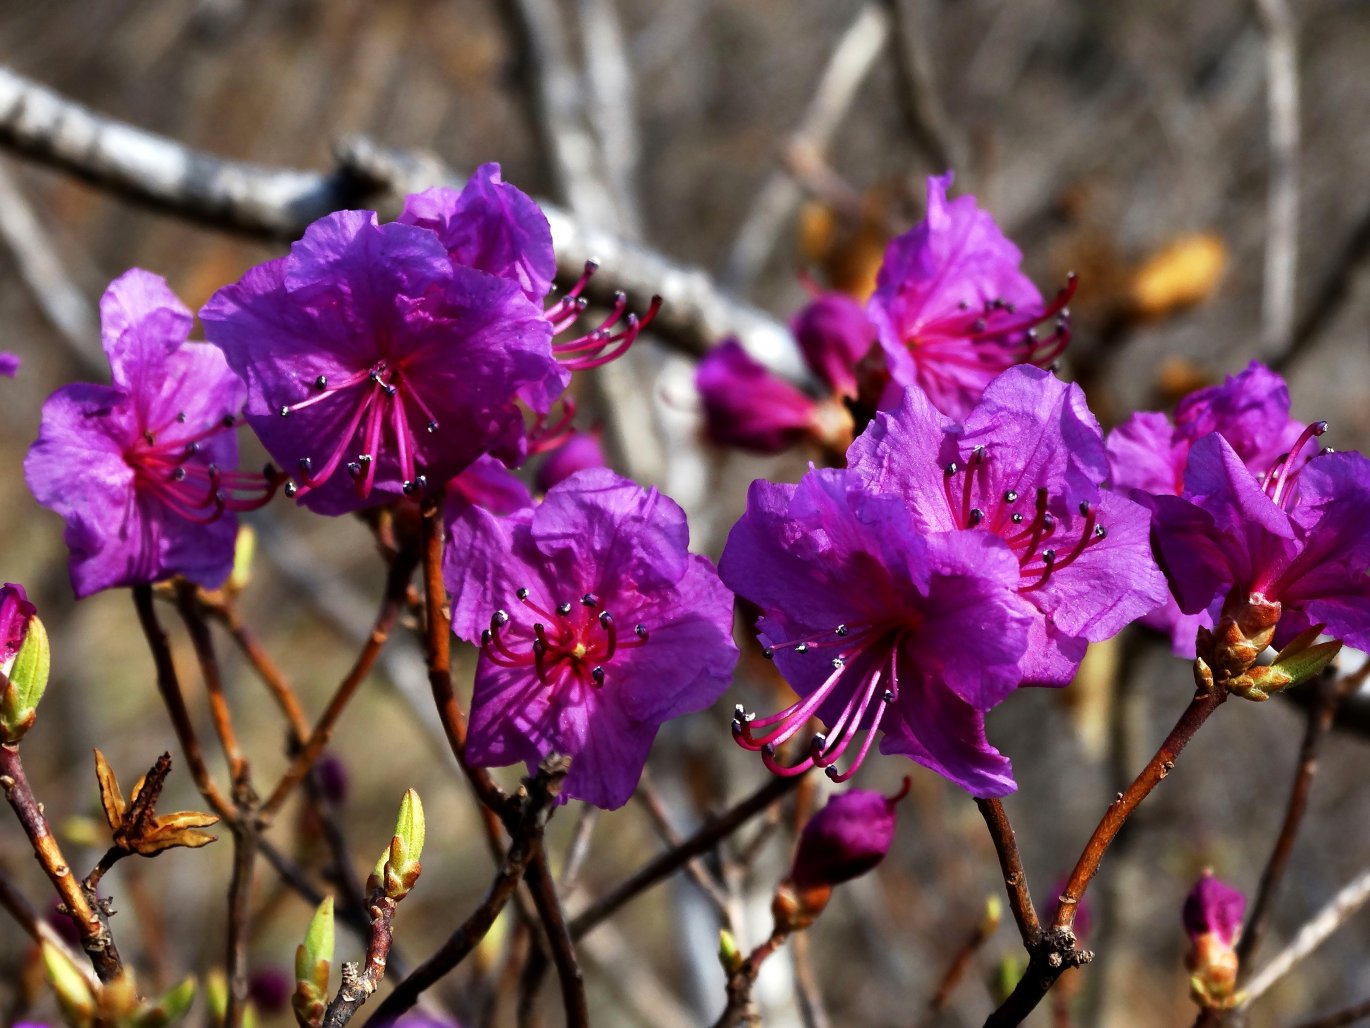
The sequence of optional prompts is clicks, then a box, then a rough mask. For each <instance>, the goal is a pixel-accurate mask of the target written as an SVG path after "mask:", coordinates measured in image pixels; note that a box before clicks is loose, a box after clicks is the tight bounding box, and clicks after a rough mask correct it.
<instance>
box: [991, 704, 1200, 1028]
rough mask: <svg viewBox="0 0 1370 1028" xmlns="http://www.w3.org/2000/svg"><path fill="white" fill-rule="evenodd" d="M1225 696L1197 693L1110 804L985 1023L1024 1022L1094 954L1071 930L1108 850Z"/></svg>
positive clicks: (994, 1026)
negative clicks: (1050, 917)
mask: <svg viewBox="0 0 1370 1028" xmlns="http://www.w3.org/2000/svg"><path fill="white" fill-rule="evenodd" d="M1226 699H1227V690H1226V689H1225V688H1223V687H1221V686H1218V687H1215V688H1212V689H1209V690H1206V691H1200V692H1198V693H1196V694H1195V696H1194V698H1193V699H1192V700H1190V702H1189V706H1188V707H1186V708H1185V710H1184V713H1183V714H1181V715H1180V719H1179V720H1178V721H1177V722H1176V723H1175V727H1174V728H1172V729H1171V730H1170V734H1169V735H1167V736H1166V737H1165V740H1164V741H1163V742H1162V743H1161V745H1160V748H1159V749H1157V751H1156V753H1155V755H1154V756H1153V757H1152V758H1151V760H1150V761H1149V762H1148V763H1147V765H1146V767H1144V768H1143V769H1142V771H1141V773H1140V774H1139V775H1137V777H1136V778H1135V779H1133V781H1132V784H1131V785H1129V786H1128V787H1127V789H1126V791H1124V792H1123V793H1122V794H1121V795H1120V796H1119V797H1118V798H1117V799H1116V800H1115V801H1114V802H1113V803H1112V804H1110V805H1109V808H1108V810H1107V811H1105V812H1104V816H1103V817H1102V818H1101V819H1100V821H1099V824H1098V825H1097V826H1096V827H1095V829H1094V832H1093V834H1092V835H1090V837H1089V841H1088V842H1086V843H1085V847H1084V850H1083V851H1082V852H1081V853H1080V859H1079V860H1078V861H1077V862H1076V864H1075V869H1074V870H1073V871H1071V873H1070V878H1069V880H1068V881H1067V882H1066V886H1065V888H1064V889H1063V890H1062V892H1061V897H1060V905H1059V906H1058V907H1057V908H1056V918H1055V922H1054V924H1053V925H1052V926H1051V928H1050V929H1048V930H1044V931H1042V932H1041V933H1040V934H1039V937H1038V939H1037V942H1036V944H1035V945H1033V946H1030V947H1029V949H1028V952H1029V957H1028V968H1027V971H1026V972H1024V974H1023V977H1022V978H1021V979H1019V981H1018V984H1017V985H1016V986H1015V987H1014V990H1013V992H1012V993H1011V994H1010V995H1009V997H1008V999H1006V1000H1005V1001H1004V1002H1003V1003H1002V1004H1000V1006H999V1008H998V1009H997V1010H995V1011H994V1013H992V1014H991V1015H990V1016H989V1018H988V1020H986V1021H985V1028H1010V1026H1013V1025H1018V1024H1021V1023H1022V1022H1023V1020H1024V1018H1026V1017H1027V1015H1028V1014H1030V1013H1031V1012H1032V1011H1033V1010H1034V1009H1035V1008H1036V1006H1037V1004H1038V1003H1040V1002H1041V1001H1042V998H1043V997H1044V996H1046V994H1047V993H1048V992H1049V991H1050V990H1051V987H1052V986H1053V985H1055V984H1056V981H1057V979H1059V978H1060V977H1061V975H1062V974H1063V973H1065V972H1066V971H1067V970H1069V969H1070V968H1071V967H1077V966H1079V965H1080V964H1084V963H1087V962H1088V961H1089V960H1090V959H1091V958H1092V957H1093V954H1091V953H1089V952H1087V951H1082V950H1079V949H1076V946H1075V933H1074V932H1073V931H1072V930H1071V929H1072V926H1073V925H1074V923H1075V914H1076V911H1077V910H1078V909H1079V904H1080V900H1081V899H1083V898H1084V894H1085V890H1086V889H1087V888H1088V887H1089V882H1090V879H1092V878H1093V877H1094V874H1095V872H1096V871H1098V870H1099V862H1100V861H1101V860H1103V857H1104V853H1105V852H1107V850H1108V848H1109V846H1110V845H1111V844H1112V843H1113V840H1114V839H1115V838H1116V837H1117V835H1118V832H1119V830H1121V829H1122V827H1123V825H1124V824H1126V823H1127V819H1128V818H1129V817H1130V816H1131V814H1132V812H1133V811H1134V810H1136V809H1137V807H1138V805H1139V804H1140V803H1141V802H1142V801H1143V800H1144V799H1146V797H1147V796H1149V795H1150V794H1151V791H1152V790H1153V789H1155V788H1156V786H1157V785H1159V784H1160V783H1161V780H1162V779H1164V778H1165V777H1166V776H1167V775H1168V774H1170V772H1171V770H1172V769H1173V768H1174V767H1175V761H1176V759H1177V758H1178V757H1179V755H1180V753H1181V751H1183V750H1184V748H1185V746H1186V744H1188V742H1189V740H1190V739H1192V738H1193V737H1194V733H1195V732H1197V731H1198V730H1199V728H1200V727H1202V725H1203V723H1204V722H1205V721H1207V720H1208V718H1209V715H1211V714H1212V713H1213V711H1215V710H1217V709H1218V707H1219V706H1220V705H1221V704H1222V703H1223V702H1224V701H1226Z"/></svg>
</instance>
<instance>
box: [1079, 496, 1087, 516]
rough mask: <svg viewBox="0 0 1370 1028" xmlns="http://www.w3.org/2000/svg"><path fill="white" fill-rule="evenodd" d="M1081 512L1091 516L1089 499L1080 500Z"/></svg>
mask: <svg viewBox="0 0 1370 1028" xmlns="http://www.w3.org/2000/svg"><path fill="white" fill-rule="evenodd" d="M1080 513H1081V514H1083V515H1084V516H1085V517H1089V501H1088V500H1081V501H1080Z"/></svg>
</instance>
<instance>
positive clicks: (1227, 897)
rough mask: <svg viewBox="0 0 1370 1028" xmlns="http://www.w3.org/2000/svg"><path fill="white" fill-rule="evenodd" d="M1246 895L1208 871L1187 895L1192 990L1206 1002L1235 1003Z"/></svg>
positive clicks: (1188, 964)
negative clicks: (1239, 940)
mask: <svg viewBox="0 0 1370 1028" xmlns="http://www.w3.org/2000/svg"><path fill="white" fill-rule="evenodd" d="M1245 912H1246V897H1245V896H1243V895H1242V894H1241V892H1240V891H1238V890H1237V889H1234V888H1233V887H1232V886H1230V885H1228V884H1227V883H1225V882H1222V881H1219V880H1218V879H1217V878H1215V877H1214V875H1213V872H1212V871H1208V870H1206V871H1204V873H1203V877H1201V878H1200V879H1199V880H1198V881H1197V882H1195V883H1194V888H1192V889H1190V890H1189V895H1188V896H1186V897H1185V901H1184V908H1183V910H1182V911H1181V920H1182V921H1183V922H1184V930H1185V934H1186V935H1188V936H1189V943H1190V950H1189V954H1188V956H1187V957H1186V958H1185V966H1186V967H1187V968H1188V969H1189V972H1190V979H1189V987H1190V993H1191V994H1192V995H1193V997H1194V999H1195V1001H1196V1002H1198V1003H1199V1004H1200V1005H1202V1006H1211V1007H1218V1008H1225V1007H1228V1006H1231V1004H1232V1000H1233V997H1234V994H1235V992H1236V987H1237V971H1238V960H1237V950H1236V947H1237V940H1238V939H1239V938H1240V937H1241V933H1242V917H1243V915H1244V914H1245Z"/></svg>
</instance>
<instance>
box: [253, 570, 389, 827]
mask: <svg viewBox="0 0 1370 1028" xmlns="http://www.w3.org/2000/svg"><path fill="white" fill-rule="evenodd" d="M414 565H415V556H414V555H413V554H408V553H403V552H401V553H399V554H397V555H396V556H395V559H394V561H393V562H392V563H391V565H390V569H389V571H388V572H387V573H386V579H385V595H384V596H383V597H382V599H381V607H380V610H379V612H377V614H376V622H375V624H374V625H373V626H372V629H371V635H370V637H369V638H368V639H367V640H366V644H365V645H364V646H363V647H362V651H361V653H359V654H358V655H357V659H356V661H355V663H353V665H352V669H351V670H350V671H348V673H347V676H346V677H345V678H344V679H343V680H342V682H340V683H339V685H338V688H337V691H336V692H334V694H333V698H332V699H331V700H329V702H328V707H327V708H326V709H325V710H324V712H323V715H322V716H321V717H320V718H319V721H318V723H317V724H316V725H315V726H314V730H313V731H312V732H311V733H310V735H309V739H308V741H306V742H305V744H304V746H302V747H301V748H300V752H299V753H297V754H296V755H295V759H294V760H292V761H291V762H290V766H289V767H288V768H286V771H285V773H284V774H283V775H282V776H281V780H280V781H279V782H278V783H277V785H276V788H275V789H274V790H272V792H271V795H270V796H269V797H268V798H267V800H266V802H265V803H263V804H262V805H261V807H260V808H258V810H257V824H258V827H259V828H265V827H266V826H267V825H268V824H269V823H270V821H271V819H272V817H274V816H275V815H276V814H277V813H278V812H279V811H280V809H281V806H282V804H284V803H285V801H286V798H287V797H289V795H290V793H291V791H292V790H293V789H294V788H295V786H296V785H298V784H299V782H300V779H302V778H303V777H304V776H305V775H306V774H307V773H308V771H309V769H310V768H311V767H313V766H314V762H315V761H316V760H318V759H319V755H320V754H322V753H323V751H324V747H326V746H327V745H328V740H329V738H330V737H331V736H332V734H333V728H334V726H335V725H336V724H337V723H338V718H340V717H341V716H342V712H343V711H344V710H345V709H346V708H347V704H348V702H349V701H350V700H351V699H352V697H353V696H354V695H355V694H356V692H357V688H358V687H359V686H360V685H361V684H362V682H363V681H364V680H365V679H366V676H367V675H368V674H369V673H370V671H371V666H372V665H373V664H374V663H375V662H376V658H377V657H378V656H379V655H380V652H381V649H382V647H384V646H385V643H386V640H387V639H388V638H389V637H390V629H391V628H393V627H394V624H395V619H396V618H398V617H399V615H400V612H401V611H402V610H403V609H404V606H405V601H406V597H407V595H408V592H409V579H410V577H412V575H413V573H414Z"/></svg>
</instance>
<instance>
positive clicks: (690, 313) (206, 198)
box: [0, 68, 802, 378]
mask: <svg viewBox="0 0 1370 1028" xmlns="http://www.w3.org/2000/svg"><path fill="white" fill-rule="evenodd" d="M0 146H3V147H5V148H7V149H9V150H11V151H12V152H14V153H15V154H17V155H19V156H21V157H25V158H27V159H30V160H35V161H40V162H42V163H44V164H48V165H50V166H52V167H55V168H58V169H59V170H61V171H64V172H66V173H68V174H71V175H75V176H77V177H79V178H81V179H83V180H84V181H86V182H89V183H91V184H92V185H94V186H97V187H99V188H102V189H105V190H108V191H110V192H112V193H115V194H117V195H119V196H122V197H125V198H127V199H130V200H133V201H136V202H138V203H142V204H144V205H146V206H149V207H152V208H154V209H157V210H161V211H165V212H167V213H170V214H175V215H177V216H178V217H182V218H187V219H189V220H192V221H197V222H200V223H201V224H205V225H209V226H211V227H215V228H225V229H230V230H233V231H236V232H242V233H246V234H248V235H253V236H258V237H266V238H270V239H280V240H290V239H297V238H299V236H300V235H301V234H302V233H303V232H304V229H305V227H306V226H307V225H309V223H310V222H312V221H314V220H316V219H317V218H320V217H322V216H323V215H325V214H328V213H330V212H331V211H335V210H340V209H343V208H355V207H359V206H363V205H365V204H366V203H371V202H374V201H375V200H376V199H377V198H378V197H382V196H384V195H385V194H386V193H396V194H401V195H402V194H404V193H412V192H418V191H420V190H423V189H427V188H429V187H430V186H437V185H447V186H451V187H454V188H456V187H460V186H461V185H462V182H461V180H460V178H459V177H457V176H455V175H454V174H453V173H452V172H451V171H450V170H448V169H446V168H444V167H443V166H442V164H441V163H440V162H439V161H437V160H436V159H434V158H432V157H429V156H426V155H422V154H415V153H405V152H400V151H390V150H386V149H384V148H382V147H379V146H377V145H375V144H374V143H371V142H369V141H367V140H364V139H351V140H346V141H344V142H342V143H340V144H339V145H338V146H337V147H336V157H337V162H338V166H337V168H336V169H335V170H334V171H331V172H329V173H327V174H320V173H318V172H309V171H298V170H294V169H288V168H274V167H267V166H264V165H259V164H251V163H247V162H244V161H234V160H229V159H226V158H222V157H218V156H216V155H214V154H210V153H206V152H204V151H202V150H193V149H191V148H189V147H185V146H182V145H180V144H179V143H176V142H174V141H173V140H170V139H168V138H166V137H165V136H159V135H156V134H154V133H151V132H145V131H143V130H141V129H138V128H135V127H133V126H132V125H128V124H126V123H123V122H120V121H116V120H114V119H111V118H106V117H103V116H101V115H99V114H96V113H94V112H93V111H90V110H89V109H87V108H85V107H83V106H81V105H79V104H76V103H73V102H72V101H71V100H68V99H67V98H66V97H63V96H61V95H59V94H58V93H55V92H53V91H52V90H50V89H48V88H46V87H44V86H41V85H39V84H38V83H36V82H33V81H31V80H29V79H26V78H24V77H22V76H20V75H17V74H15V73H14V72H12V71H10V70H8V69H5V68H0ZM539 204H540V206H541V207H542V210H543V213H544V214H546V215H547V220H548V222H549V223H550V224H551V227H552V238H553V240H554V241H555V243H556V250H557V266H558V269H559V271H560V273H561V275H562V276H563V277H565V278H567V279H575V278H578V277H579V275H580V272H581V269H582V268H583V267H584V265H585V262H586V261H587V260H588V259H590V258H592V257H594V258H598V259H599V260H600V261H601V262H602V265H603V267H604V269H605V270H604V271H602V272H600V273H599V274H598V275H596V276H595V278H594V279H593V280H592V283H591V286H590V288H589V289H588V290H587V291H586V292H587V298H588V299H590V300H591V301H592V302H596V303H602V302H608V303H612V298H613V294H614V292H615V291H616V290H620V289H621V290H623V291H625V292H627V293H629V294H630V295H636V296H642V297H647V296H651V295H653V294H654V293H655V294H660V295H661V296H662V298H663V299H664V300H665V306H664V307H663V308H662V311H661V313H660V314H659V315H657V317H656V319H655V320H654V321H653V322H652V333H653V335H655V336H658V337H660V338H662V339H664V340H666V341H668V342H670V343H671V344H672V345H674V346H675V347H676V348H678V349H680V350H682V351H684V352H687V353H692V354H699V353H702V352H704V351H705V350H706V349H707V348H708V347H709V346H710V345H712V344H713V343H714V342H715V341H717V340H719V339H722V338H724V337H725V336H728V335H736V336H738V337H739V338H740V339H741V340H742V341H743V343H744V344H745V345H746V347H747V349H748V351H749V352H750V353H751V354H752V356H754V357H755V358H756V359H757V360H759V361H761V362H762V363H764V364H766V365H768V366H770V367H771V368H772V369H773V370H776V371H777V372H779V373H781V374H786V375H789V376H792V377H796V378H797V377H800V376H801V375H802V369H801V366H800V362H799V359H798V354H797V352H796V350H795V347H794V342H793V337H792V336H791V335H790V332H789V330H788V329H787V328H786V327H785V326H784V325H783V324H781V323H780V322H779V321H778V320H777V319H775V318H773V317H771V316H770V315H769V314H766V313H765V312H763V311H761V310H760V309H758V308H756V307H753V306H751V305H749V304H746V303H743V302H741V301H739V300H737V299H735V298H733V297H730V296H728V295H726V294H725V293H723V292H721V291H720V290H719V289H718V287H717V286H716V285H715V283H714V281H713V280H712V279H711V278H710V277H709V275H708V274H706V273H705V272H704V271H702V270H700V269H698V268H692V267H687V266H683V265H679V264H676V263H674V262H672V261H670V260H667V259H666V258H665V257H663V256H662V255H661V254H659V253H657V252H655V251H653V250H649V249H647V248H645V247H642V246H638V245H635V244H632V243H629V242H627V241H625V240H623V239H622V238H620V237H617V236H615V235H612V234H610V233H607V232H603V231H600V230H598V229H596V228H592V227H590V226H589V225H586V224H582V223H580V222H579V221H577V220H576V219H575V218H574V217H572V216H571V215H570V214H568V213H567V212H566V211H564V210H562V209H560V208H558V207H556V206H555V205H553V204H549V203H546V202H543V201H539Z"/></svg>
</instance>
